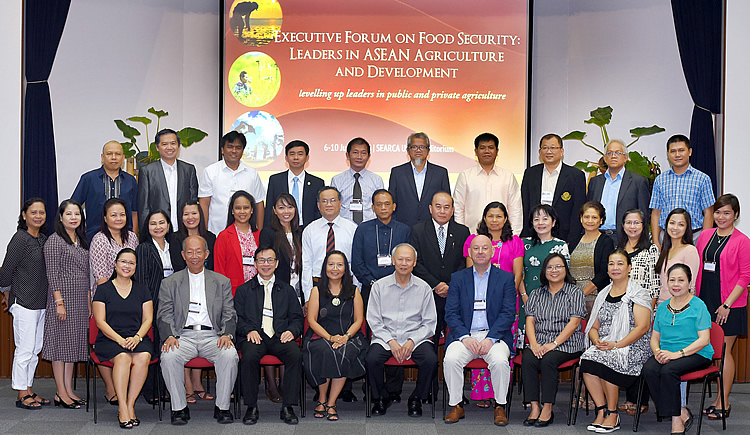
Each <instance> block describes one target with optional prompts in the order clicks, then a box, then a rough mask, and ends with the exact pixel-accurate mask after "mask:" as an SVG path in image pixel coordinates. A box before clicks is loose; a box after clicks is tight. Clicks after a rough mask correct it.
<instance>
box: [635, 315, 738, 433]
mask: <svg viewBox="0 0 750 435" xmlns="http://www.w3.org/2000/svg"><path fill="white" fill-rule="evenodd" d="M711 347H713V349H714V355H713V358H712V360H713V361H719V365H718V366H715V365H712V366H709V367H708V368H706V369H703V370H697V371H694V372H690V373H685V374H684V375H682V376H681V377H680V380H681V381H683V382H690V381H698V380H701V379H702V380H703V393H702V394H701V406H700V408H698V409H699V411H698V414H700V416H699V417H698V431H697V432H696V433H698V434H700V433H701V424H702V423H703V406H704V405H705V400H706V388H707V387H708V382H709V381H710V380H711V379H717V378H718V380H719V395H720V397H721V409H724V354H725V353H726V347H727V345H726V343H724V329H722V327H721V326H719V324H718V323H716V322H711ZM719 349H721V350H719ZM644 382H645V380H644V378H643V375H641V380H640V384H639V385H638V403H637V405H636V408H635V419H634V420H633V432H638V423H639V421H640V418H641V392H642V390H643V384H644ZM721 422H722V430H727V420H726V418H725V415H724V414H723V413H722V419H721Z"/></svg>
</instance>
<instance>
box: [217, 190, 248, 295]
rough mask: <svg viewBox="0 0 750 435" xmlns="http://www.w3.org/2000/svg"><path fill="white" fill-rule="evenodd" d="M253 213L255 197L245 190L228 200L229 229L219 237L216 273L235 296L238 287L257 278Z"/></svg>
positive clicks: (239, 191) (235, 193)
mask: <svg viewBox="0 0 750 435" xmlns="http://www.w3.org/2000/svg"><path fill="white" fill-rule="evenodd" d="M254 209H255V198H253V196H252V195H250V194H249V193H247V192H245V191H244V190H238V191H236V192H234V195H232V198H231V199H230V200H229V212H228V214H227V228H226V229H225V230H224V231H222V232H220V233H219V235H218V236H217V237H216V244H215V245H214V249H215V252H214V268H215V269H214V270H215V271H216V272H218V273H220V274H222V275H224V276H226V277H227V278H229V280H230V281H231V282H232V296H234V292H236V291H237V287H239V286H241V285H242V284H244V283H246V282H248V281H250V279H252V277H254V276H255V275H257V274H258V270H257V269H256V268H255V258H254V256H255V250H256V249H258V228H257V226H256V223H255V214H254V213H253V210H254Z"/></svg>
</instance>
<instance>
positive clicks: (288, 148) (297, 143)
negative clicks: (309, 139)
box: [284, 140, 310, 155]
mask: <svg viewBox="0 0 750 435" xmlns="http://www.w3.org/2000/svg"><path fill="white" fill-rule="evenodd" d="M294 147H302V148H304V149H305V154H308V155H309V154H310V146H309V145H307V143H305V142H304V141H301V140H293V141H291V142H289V143H288V144H286V146H285V147H284V154H289V151H291V150H292V148H294Z"/></svg>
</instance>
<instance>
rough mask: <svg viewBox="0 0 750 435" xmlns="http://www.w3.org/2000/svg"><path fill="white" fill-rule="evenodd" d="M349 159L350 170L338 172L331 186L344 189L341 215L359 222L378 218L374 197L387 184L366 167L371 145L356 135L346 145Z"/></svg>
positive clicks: (340, 189)
mask: <svg viewBox="0 0 750 435" xmlns="http://www.w3.org/2000/svg"><path fill="white" fill-rule="evenodd" d="M346 161H347V162H349V169H347V170H346V171H344V172H342V173H340V174H337V175H334V176H333V178H332V179H331V186H333V187H335V188H336V189H338V191H339V192H341V197H342V200H341V205H340V208H341V216H342V217H344V218H345V219H349V220H350V221H352V222H354V223H355V224H357V225H359V224H361V223H362V222H364V221H369V220H371V219H375V213H374V212H373V211H372V201H371V198H372V194H373V192H375V191H376V190H378V189H382V188H383V187H384V184H383V179H382V178H380V175H378V174H376V173H374V172H371V171H368V170H367V169H366V167H367V162H369V161H370V144H369V143H368V142H367V141H366V140H364V139H363V138H361V137H355V138H354V139H352V140H350V141H349V143H348V144H347V145H346ZM347 255H349V254H348V253H347Z"/></svg>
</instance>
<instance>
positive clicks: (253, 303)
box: [234, 247, 304, 424]
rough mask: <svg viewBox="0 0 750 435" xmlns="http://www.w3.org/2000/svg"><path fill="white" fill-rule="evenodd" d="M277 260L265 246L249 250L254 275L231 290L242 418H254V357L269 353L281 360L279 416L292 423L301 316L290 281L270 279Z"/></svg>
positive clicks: (251, 420)
mask: <svg viewBox="0 0 750 435" xmlns="http://www.w3.org/2000/svg"><path fill="white" fill-rule="evenodd" d="M278 264H279V260H278V258H277V256H276V251H274V249H273V248H271V247H267V248H265V247H261V248H260V249H258V250H256V251H255V265H256V267H257V268H258V276H257V277H255V278H253V279H251V280H250V281H248V282H246V283H244V284H242V285H241V286H239V287H238V288H237V292H236V293H235V295H234V308H235V310H236V311H237V340H238V342H237V345H238V346H240V350H241V351H242V361H241V362H240V364H241V370H242V378H243V382H242V386H243V391H242V395H243V396H244V397H245V405H247V412H245V416H244V417H243V418H242V422H243V423H244V424H255V423H257V422H258V417H259V413H258V384H259V383H260V359H261V358H263V356H264V355H274V356H276V357H277V358H279V359H280V360H281V362H282V363H284V367H285V368H284V399H283V400H284V401H283V403H282V405H281V419H282V420H284V423H286V424H297V423H298V422H299V420H298V419H297V416H296V415H295V414H294V409H293V408H292V405H296V404H297V403H296V402H297V398H298V397H299V389H300V388H301V385H300V376H302V352H300V349H299V346H298V345H297V343H296V342H295V341H294V340H295V339H296V338H298V337H299V336H301V335H302V328H303V325H304V317H302V308H301V307H300V305H299V299H297V293H296V292H295V291H294V289H293V288H292V286H290V285H289V284H285V283H283V282H279V281H276V277H275V276H274V272H275V271H276V266H277V265H278Z"/></svg>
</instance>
